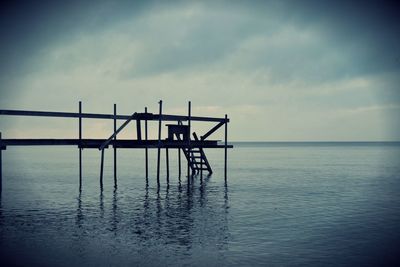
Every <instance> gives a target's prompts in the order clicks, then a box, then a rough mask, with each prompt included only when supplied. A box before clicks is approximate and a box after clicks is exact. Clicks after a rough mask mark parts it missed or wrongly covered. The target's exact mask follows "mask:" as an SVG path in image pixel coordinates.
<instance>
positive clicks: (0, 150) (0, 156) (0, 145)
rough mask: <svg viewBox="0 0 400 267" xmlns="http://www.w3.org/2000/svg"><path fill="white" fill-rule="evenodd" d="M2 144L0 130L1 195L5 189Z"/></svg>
mask: <svg viewBox="0 0 400 267" xmlns="http://www.w3.org/2000/svg"><path fill="white" fill-rule="evenodd" d="M2 146H3V145H2V144H1V132H0V195H1V191H2V190H3V159H2V155H1V154H2V153H3V148H2Z"/></svg>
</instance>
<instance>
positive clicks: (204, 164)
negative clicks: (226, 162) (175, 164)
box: [176, 132, 212, 174]
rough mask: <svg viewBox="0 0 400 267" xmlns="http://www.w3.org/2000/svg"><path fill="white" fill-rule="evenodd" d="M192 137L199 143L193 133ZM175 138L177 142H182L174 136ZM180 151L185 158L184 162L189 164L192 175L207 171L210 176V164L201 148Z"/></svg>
mask: <svg viewBox="0 0 400 267" xmlns="http://www.w3.org/2000/svg"><path fill="white" fill-rule="evenodd" d="M193 137H194V140H195V141H199V138H198V137H197V134H196V133H195V132H194V133H193ZM176 138H177V140H179V141H182V140H181V138H180V137H179V136H178V135H176ZM189 138H190V137H189ZM182 151H183V154H184V155H185V157H186V160H187V161H188V162H189V166H190V168H191V169H192V172H193V173H196V172H197V173H198V172H200V171H203V170H205V171H208V174H212V169H211V166H210V163H209V162H208V160H207V157H206V154H205V153H204V150H203V148H201V147H196V148H192V149H190V148H182Z"/></svg>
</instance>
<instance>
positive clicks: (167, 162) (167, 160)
mask: <svg viewBox="0 0 400 267" xmlns="http://www.w3.org/2000/svg"><path fill="white" fill-rule="evenodd" d="M165 161H166V165H167V184H169V152H168V148H166V149H165Z"/></svg>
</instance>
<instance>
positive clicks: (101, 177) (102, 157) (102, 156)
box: [100, 148, 104, 191]
mask: <svg viewBox="0 0 400 267" xmlns="http://www.w3.org/2000/svg"><path fill="white" fill-rule="evenodd" d="M103 170H104V148H103V149H102V150H101V163H100V189H101V191H103Z"/></svg>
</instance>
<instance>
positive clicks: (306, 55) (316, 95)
mask: <svg viewBox="0 0 400 267" xmlns="http://www.w3.org/2000/svg"><path fill="white" fill-rule="evenodd" d="M105 7H115V9H112V8H111V10H112V11H110V8H105ZM124 7H129V4H125V5H124ZM308 7H309V8H311V10H313V11H314V12H317V10H319V9H321V10H320V11H319V12H322V13H323V12H325V11H323V10H322V7H318V5H312V4H309V5H308ZM126 9H127V10H124V11H122V8H121V7H118V6H114V4H104V3H103V4H102V5H100V7H97V8H96V9H90V8H88V9H87V10H85V11H84V12H83V13H82V14H92V15H93V17H92V19H90V17H89V18H88V19H87V20H86V21H85V20H84V21H82V19H79V22H84V23H82V25H79V26H77V25H75V23H72V24H71V25H73V26H69V27H67V28H69V31H68V32H67V33H66V34H65V36H60V35H56V36H55V37H53V38H51V37H50V36H47V37H46V38H43V39H42V40H41V41H40V45H38V47H39V48H37V50H36V51H35V52H32V51H33V50H29V51H30V52H29V54H30V55H31V56H30V57H29V59H26V61H25V62H24V63H23V64H22V65H24V66H25V67H24V69H25V70H24V72H22V73H23V75H19V76H18V78H17V77H14V78H13V79H10V80H9V81H7V83H5V82H4V80H3V83H2V82H1V81H0V83H2V88H3V89H2V90H8V91H9V92H11V91H13V92H14V94H5V93H4V92H2V93H1V94H2V97H1V98H0V105H1V107H2V108H10V109H13V108H14V109H17V108H20V109H44V110H46V109H47V110H65V111H75V110H76V103H77V101H79V100H83V102H84V110H85V111H91V112H111V111H112V104H113V103H118V112H121V113H125V114H130V113H132V112H133V111H140V110H143V108H144V106H145V105H146V106H148V107H149V110H150V112H157V101H158V100H159V99H163V100H164V104H165V110H166V111H168V112H179V113H180V112H182V113H183V114H185V113H186V102H187V100H192V102H193V107H194V112H195V113H196V114H194V115H203V116H217V117H223V116H224V114H225V113H228V114H229V115H230V117H231V118H232V122H233V123H232V126H231V127H232V135H231V136H232V138H233V139H236V140H245V139H251V140H314V139H315V140H317V139H318V140H334V139H346V133H347V137H348V138H349V139H356V136H357V135H359V138H360V139H371V140H372V139H374V140H378V139H384V138H386V139H390V138H392V139H396V138H398V134H399V132H400V127H399V128H398V129H394V128H393V127H392V128H390V127H388V128H390V133H384V131H376V127H383V126H382V125H388V124H390V121H391V120H392V119H393V118H394V116H393V114H397V113H398V110H397V109H387V110H385V112H381V110H380V109H378V108H373V107H384V106H386V107H388V106H391V105H396V103H398V101H399V99H398V95H399V94H398V84H399V81H398V78H396V77H399V75H398V72H399V71H398V69H397V68H396V66H395V65H393V64H392V65H391V64H384V63H385V62H386V60H387V59H388V57H387V56H385V60H384V61H382V62H381V61H379V62H377V63H376V64H375V63H374V62H373V61H372V60H373V59H374V57H371V56H370V54H369V53H370V52H371V53H375V52H379V53H385V51H383V45H382V46H380V47H381V49H377V46H376V43H375V42H374V41H370V39H371V40H372V38H373V37H374V36H379V35H380V34H379V33H376V34H366V33H365V30H363V32H362V33H361V34H360V36H357V34H355V33H354V31H355V29H356V28H357V25H358V24H359V23H360V22H359V21H364V19H363V18H362V16H358V17H357V18H356V20H357V23H355V24H356V26H354V25H352V29H353V30H354V31H353V30H352V31H346V30H344V28H345V26H344V25H347V24H349V25H351V23H350V22H349V21H347V20H345V21H344V22H342V23H339V25H338V26H337V27H335V26H334V25H333V24H334V23H332V21H339V20H340V16H339V15H340V14H339V13H337V14H339V15H338V16H339V17H338V18H336V17H335V16H334V15H330V17H328V18H325V17H324V16H321V15H317V16H315V17H312V18H310V12H311V10H309V9H307V6H306V7H302V8H299V9H296V8H294V7H293V6H291V5H289V4H287V3H283V4H272V3H267V4H261V3H257V4H253V5H249V4H243V3H238V2H235V3H233V4H232V5H229V6H228V5H227V4H226V3H224V2H217V3H204V2H174V3H172V4H168V5H167V4H155V3H151V4H149V5H145V4H142V5H141V6H140V8H139V9H138V10H136V9H135V10H134V9H132V8H126ZM317 13H318V12H317ZM345 13H346V12H345ZM318 14H319V13H318ZM346 14H347V13H346ZM100 15H115V17H116V19H115V20H113V19H110V18H109V19H105V20H102V19H99V17H101V16H100ZM117 15H118V16H117ZM67 17H68V16H67ZM42 23H44V22H40V23H39V24H40V25H42ZM58 25H60V24H58ZM61 28H62V27H61ZM379 28H381V25H380V26H379ZM350 32H351V33H352V34H353V35H351V36H350V35H349V33H350ZM369 42H370V43H369ZM19 47H20V48H23V47H24V45H21V44H20V45H19ZM385 55H386V54H385ZM366 65H373V67H369V66H367V67H366ZM6 73H7V72H6ZM3 75H4V76H7V75H6V74H3ZM11 76H12V75H11ZM351 110H352V111H357V112H349V111H351ZM335 114H336V115H335ZM385 116H386V117H385ZM386 118H390V120H388V119H386ZM340 120H343V121H346V124H345V125H346V127H344V128H343V127H342V125H343V124H342V123H341V122H340ZM360 123H361V124H360ZM99 127H100V126H99ZM100 128H101V127H100ZM100 128H95V127H94V128H93V129H94V130H93V131H97V132H99V131H100ZM95 129H97V130H95ZM102 131H103V130H102ZM335 134H337V137H335ZM396 136H397V137H396Z"/></svg>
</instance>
